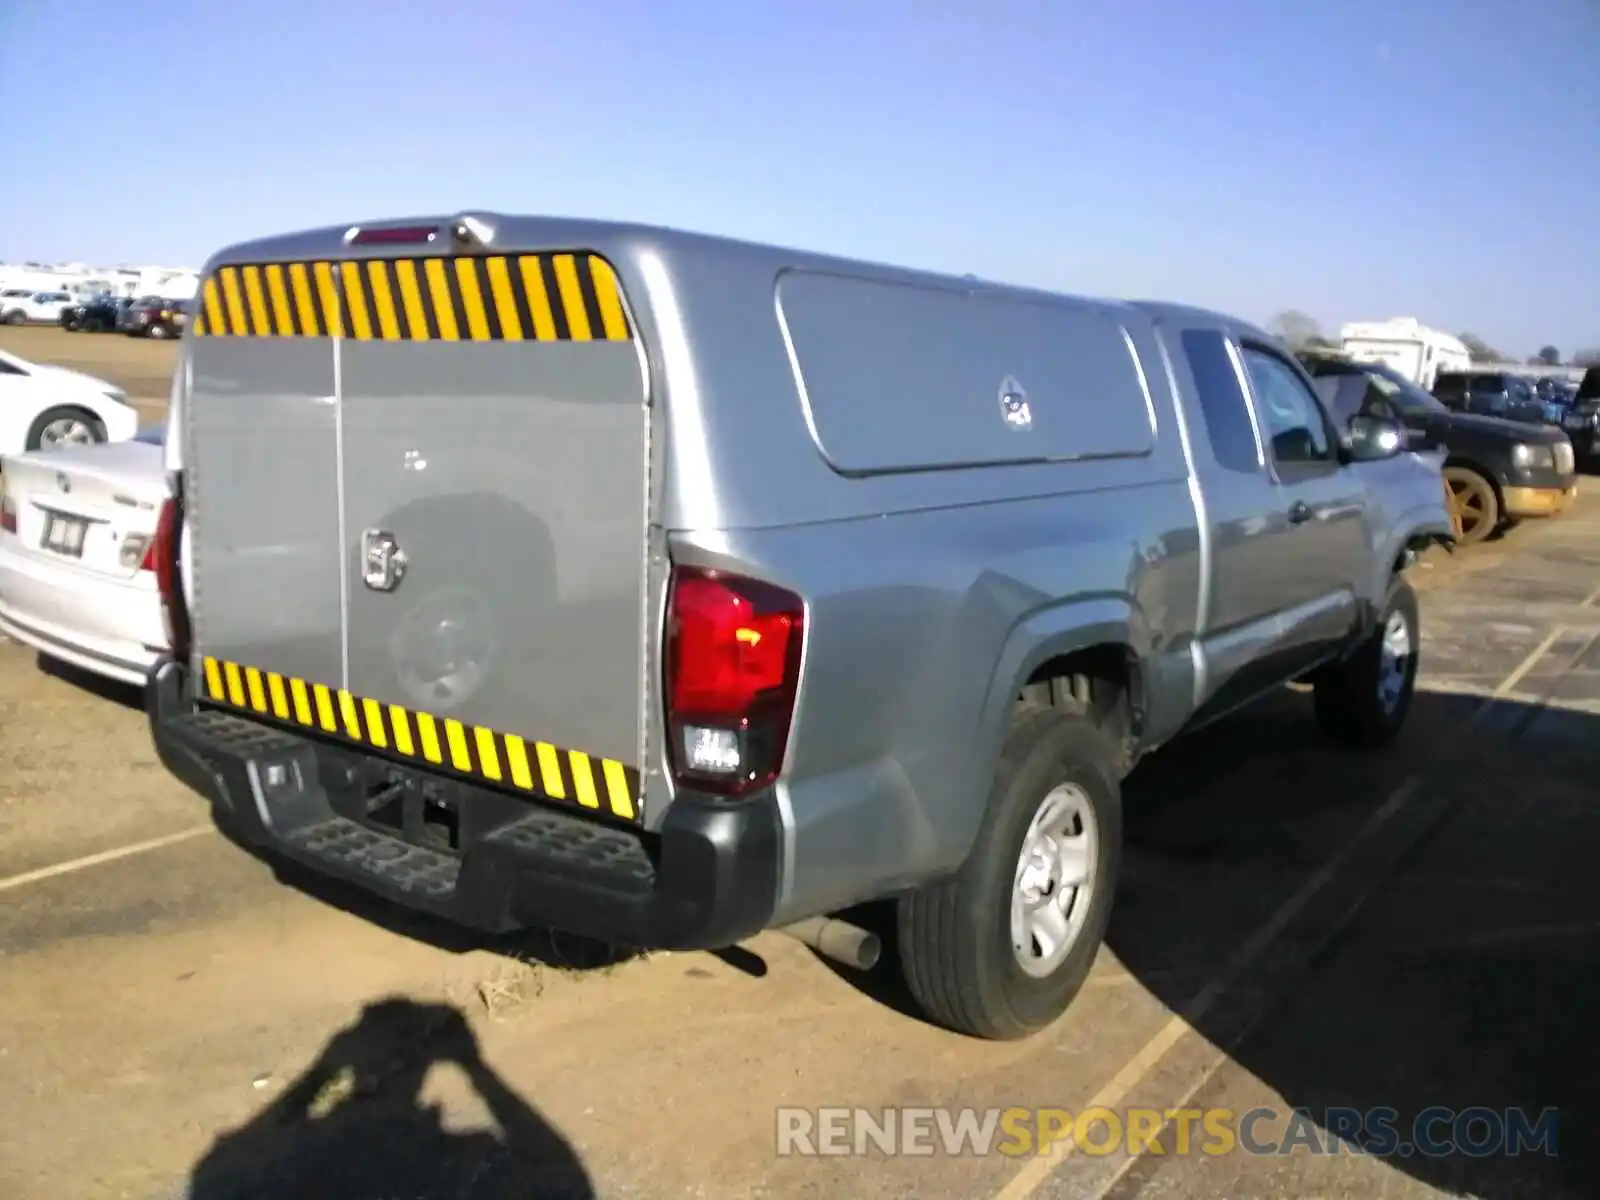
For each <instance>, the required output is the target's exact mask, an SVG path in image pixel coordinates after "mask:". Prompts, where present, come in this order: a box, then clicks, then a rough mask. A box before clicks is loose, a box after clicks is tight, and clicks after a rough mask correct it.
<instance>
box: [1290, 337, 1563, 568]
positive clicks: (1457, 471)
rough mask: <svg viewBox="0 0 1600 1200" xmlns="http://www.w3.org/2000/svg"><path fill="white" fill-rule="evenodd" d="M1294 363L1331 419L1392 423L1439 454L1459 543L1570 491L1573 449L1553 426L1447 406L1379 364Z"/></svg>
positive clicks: (1553, 509) (1550, 508)
mask: <svg viewBox="0 0 1600 1200" xmlns="http://www.w3.org/2000/svg"><path fill="white" fill-rule="evenodd" d="M1300 361H1301V364H1302V365H1303V366H1304V367H1305V368H1306V371H1307V373H1308V374H1309V375H1310V376H1311V377H1312V379H1313V380H1314V381H1316V383H1317V387H1318V390H1319V391H1320V392H1321V393H1322V398H1323V401H1324V402H1325V403H1326V404H1327V405H1328V407H1329V409H1330V411H1332V413H1333V416H1334V420H1335V422H1336V423H1338V424H1341V425H1342V424H1343V423H1345V422H1346V421H1348V419H1349V418H1350V417H1352V416H1356V415H1363V416H1374V417H1380V418H1383V419H1385V420H1392V421H1399V422H1400V423H1401V424H1403V425H1404V426H1405V427H1406V428H1407V430H1409V431H1410V436H1411V442H1410V446H1411V449H1412V450H1414V451H1416V452H1418V453H1430V452H1433V453H1440V454H1442V456H1443V459H1444V478H1445V483H1446V485H1447V486H1448V487H1449V489H1450V494H1451V498H1452V501H1453V503H1454V505H1455V508H1456V514H1457V516H1458V518H1459V520H1460V522H1461V539H1460V540H1461V542H1462V543H1463V544H1464V545H1470V544H1472V543H1474V542H1481V541H1483V540H1484V539H1485V538H1488V537H1490V536H1491V535H1493V534H1494V533H1496V532H1498V531H1500V530H1504V529H1506V528H1509V527H1510V526H1512V525H1515V524H1516V523H1517V522H1518V521H1520V520H1522V519H1523V518H1526V517H1546V516H1553V515H1555V514H1557V513H1560V512H1562V511H1563V510H1564V509H1566V508H1567V507H1568V505H1570V504H1571V503H1572V499H1573V497H1574V496H1575V495H1576V494H1577V468H1576V464H1575V461H1574V460H1575V454H1574V447H1573V444H1572V442H1571V441H1570V440H1569V439H1568V437H1567V435H1566V434H1565V433H1563V432H1562V431H1561V430H1559V429H1552V428H1551V427H1550V426H1548V425H1545V424H1543V423H1538V422H1531V421H1512V420H1507V419H1506V418H1504V417H1491V416H1485V415H1483V414H1481V413H1472V412H1463V411H1461V410H1459V409H1450V408H1447V407H1446V406H1445V405H1444V404H1442V403H1441V402H1440V401H1439V399H1438V398H1437V397H1436V396H1431V395H1429V394H1428V393H1427V392H1425V391H1423V390H1422V389H1421V388H1419V387H1417V386H1416V385H1415V384H1414V383H1412V382H1411V381H1410V380H1408V379H1406V378H1405V377H1404V376H1403V375H1401V374H1400V373H1399V372H1398V371H1395V370H1394V369H1392V368H1390V367H1386V366H1383V365H1381V364H1377V363H1356V362H1351V361H1349V360H1348V359H1343V358H1335V357H1331V356H1318V355H1314V354H1304V355H1301V356H1300Z"/></svg>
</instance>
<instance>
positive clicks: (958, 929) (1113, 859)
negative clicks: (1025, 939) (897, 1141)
mask: <svg viewBox="0 0 1600 1200" xmlns="http://www.w3.org/2000/svg"><path fill="white" fill-rule="evenodd" d="M1118 761H1119V758H1118V754H1117V744H1116V741H1115V740H1114V739H1113V738H1112V737H1111V736H1110V735H1109V734H1108V733H1106V732H1105V731H1104V730H1102V729H1100V728H1099V727H1097V726H1096V725H1095V724H1094V723H1093V722H1092V721H1091V720H1090V719H1089V718H1088V717H1087V716H1081V715H1076V714H1068V713H1063V712H1061V711H1059V710H1056V709H1044V710H1038V709H1035V710H1023V711H1021V712H1019V713H1018V715H1017V717H1016V718H1015V719H1014V720H1013V723H1012V727H1011V729H1010V731H1009V732H1008V733H1007V735H1006V740H1005V744H1004V745H1003V746H1002V747H1001V751H1000V759H999V764H998V767H997V769H996V771H995V777H994V783H993V787H992V789H991V791H990V793H989V800H988V808H987V810H986V811H985V813H984V817H983V822H982V824H981V825H980V826H979V829H978V836H977V840H976V841H975V843H974V844H973V847H972V852H971V854H970V855H969V856H968V858H967V861H966V862H965V863H963V864H962V866H961V869H960V870H959V871H958V872H956V874H955V875H954V876H952V877H951V878H949V879H947V880H944V881H941V882H939V883H937V884H932V885H929V886H927V887H924V888H921V889H919V890H918V891H916V892H913V893H911V894H910V895H908V896H905V897H904V898H902V899H901V901H900V905H899V946H900V960H901V969H902V971H903V972H904V974H905V979H906V984H907V986H908V987H909V988H910V989H911V994H912V995H913V997H915V999H916V1001H917V1003H918V1004H919V1005H920V1006H921V1007H922V1010H923V1011H924V1012H925V1013H926V1014H927V1015H928V1016H929V1017H930V1018H931V1019H933V1020H934V1021H937V1022H939V1023H940V1024H942V1025H945V1026H947V1027H948V1028H950V1029H954V1030H957V1031H958V1032H961V1033H966V1034H971V1035H973V1036H975V1037H981V1038H988V1039H992V1040H1014V1039H1017V1038H1023V1037H1027V1036H1029V1035H1030V1034H1034V1033H1037V1032H1038V1031H1039V1030H1041V1029H1044V1028H1046V1027H1047V1026H1049V1025H1050V1024H1051V1023H1053V1022H1054V1021H1055V1020H1056V1019H1057V1018H1058V1017H1060V1016H1061V1014H1062V1013H1064V1012H1065V1011H1066V1010H1067V1008H1068V1007H1069V1006H1070V1005H1071V1003H1072V1001H1073V999H1074V998H1075V997H1076V996H1077V994H1078V992H1079V991H1080V990H1081V989H1082V987H1083V983H1084V980H1085V979H1087V978H1088V975H1089V969H1090V968H1091V967H1092V966H1093V965H1094V959H1095V954H1096V953H1097V952H1098V950H1099V948H1100V943H1101V942H1102V941H1103V940H1104V938H1105V931H1106V924H1107V922H1108V921H1109V920H1110V919H1111V905H1112V899H1113V897H1114V896H1115V893H1116V886H1117V874H1118V870H1119V868H1120V865H1121V860H1122V802H1121V795H1120V787H1119V779H1120V774H1119V772H1118V769H1117V764H1118ZM1064 783H1072V784H1076V785H1077V787H1078V789H1079V790H1080V792H1081V793H1082V794H1083V796H1084V797H1086V799H1087V801H1088V808H1089V811H1090V813H1091V815H1092V817H1093V819H1094V823H1095V826H1096V833H1097V837H1096V838H1095V852H1094V853H1093V855H1092V856H1091V859H1092V874H1091V876H1090V882H1089V884H1088V885H1087V895H1086V896H1080V897H1079V898H1078V899H1077V900H1076V901H1075V902H1074V903H1085V904H1087V906H1088V907H1087V909H1086V910H1085V912H1084V915H1083V919H1082V924H1081V926H1080V929H1079V932H1078V934H1077V936H1076V940H1075V941H1074V942H1073V943H1072V944H1071V945H1070V947H1069V949H1068V951H1067V954H1066V956H1065V957H1064V958H1063V959H1062V961H1061V962H1060V963H1059V964H1057V965H1056V967H1055V968H1054V969H1053V970H1052V971H1051V973H1050V974H1048V975H1045V976H1043V977H1041V978H1035V977H1033V976H1031V975H1029V974H1027V973H1026V972H1024V971H1023V969H1022V966H1021V965H1020V963H1019V962H1018V960H1017V957H1016V955H1015V954H1014V953H1013V950H1012V939H1011V895H1012V888H1013V884H1014V881H1015V879H1016V874H1017V866H1018V862H1019V859H1020V856H1021V852H1022V846H1023V840H1024V836H1025V835H1026V834H1027V832H1028V829H1029V825H1030V823H1031V822H1032V820H1033V817H1034V815H1035V813H1037V812H1038V811H1039V810H1040V807H1041V805H1042V803H1043V801H1044V800H1045V798H1046V796H1047V795H1048V794H1049V793H1050V792H1051V791H1052V789H1054V788H1056V787H1058V786H1059V785H1061V784H1064Z"/></svg>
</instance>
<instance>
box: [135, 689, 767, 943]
mask: <svg viewBox="0 0 1600 1200" xmlns="http://www.w3.org/2000/svg"><path fill="white" fill-rule="evenodd" d="M187 674H188V672H187V671H186V670H185V669H184V667H183V666H182V665H181V664H179V663H177V662H174V661H173V660H172V659H171V658H164V659H163V660H162V661H161V662H160V663H159V664H158V665H157V666H156V667H155V669H154V670H152V671H151V673H150V682H149V685H148V688H147V692H146V700H145V704H146V710H147V712H148V714H149V717H150V729H151V733H152V735H153V737H154V739H155V744H156V751H157V753H158V754H159V755H160V758H161V761H162V763H163V764H164V765H165V766H166V768H167V769H168V770H169V771H171V772H172V773H173V774H174V775H176V776H177V777H178V778H179V779H181V780H182V781H183V782H184V783H185V784H187V785H188V786H189V787H191V788H193V789H194V790H195V791H197V792H199V793H200V794H201V795H202V796H204V797H206V799H207V800H209V801H210V803H211V808H212V814H213V817H214V819H215V820H216V822H217V824H218V825H219V827H221V828H222V829H224V830H225V831H226V832H227V833H228V834H229V835H230V836H232V838H233V839H234V840H235V841H237V842H239V843H241V844H243V845H244V846H246V847H247V848H249V849H251V850H252V851H256V852H259V853H261V854H262V855H263V857H266V858H269V859H270V858H271V857H273V856H280V857H282V858H285V859H288V860H291V861H294V862H297V863H300V864H302V865H304V866H307V867H310V868H312V869H314V870H316V871H319V872H321V873H323V874H325V875H329V876H332V877H335V878H339V879H343V880H346V881H348V882H351V883H354V884H357V885H358V886H360V887H363V888H365V889H367V890H368V891H371V892H373V893H376V894H378V895H381V896H384V897H386V898H388V899H390V900H393V901H395V902H397V903H400V904H403V905H406V906H408V907H410V908H414V909H419V910H422V911H426V912H431V913H433V914H435V915H436V916H439V917H443V918H445V919H447V920H450V921H453V922H456V923H458V924H461V925H465V926H469V927H472V928H475V929H479V930H483V931H485V932H488V933H505V932H510V931H513V930H516V929H520V928H527V927H548V928H552V929H559V930H563V931H567V932H571V933H575V934H580V935H583V936H587V937H592V938H597V939H601V940H604V941H608V942H613V943H620V944H623V945H626V946H631V947H636V948H641V949H645V948H661V949H707V948H717V947H723V946H731V945H733V944H735V943H737V942H739V941H742V940H744V939H745V938H748V937H750V936H752V935H754V934H756V933H758V932H760V931H761V930H762V929H764V928H766V926H767V924H768V922H769V921H770V919H771V917H772V914H773V911H774V908H775V906H776V900H777V887H778V872H779V866H780V863H781V861H782V857H781V844H782V834H781V827H780V824H779V818H778V808H777V803H776V800H775V798H774V797H772V796H771V795H770V794H767V795H763V796H761V797H757V798H754V799H752V800H750V801H747V802H743V803H740V804H737V805H730V804H725V803H721V804H719V803H717V802H716V801H714V800H712V799H710V798H697V797H695V796H692V795H683V794H680V795H679V796H678V797H677V798H676V799H675V801H674V802H673V805H672V807H671V808H670V809H669V810H668V811H667V814H666V817H665V819H664V822H663V824H662V827H661V828H660V829H659V830H658V831H656V832H651V833H647V832H644V831H642V830H635V829H631V828H624V827H619V826H617V825H612V824H603V823H601V822H598V821H594V820H589V819H586V818H582V817H578V816H571V815H568V814H566V813H564V812H561V811H559V810H557V809H554V808H551V807H546V806H543V805H538V804H536V803H534V802H532V801H528V800H525V799H522V798H520V797H514V796H508V795H503V794H501V793H498V792H494V791H491V790H489V789H485V788H479V787H475V786H473V785H471V784H468V783H465V782H462V781H458V780H443V779H438V780H436V779H433V778H432V777H431V776H428V775H425V774H423V773H421V772H417V771H415V770H411V769H407V768H401V767H397V766H396V765H394V764H390V763H387V762H384V761H381V760H375V759H369V758H367V757H366V756H363V755H358V754H356V753H353V752H351V751H348V750H345V749H343V748H342V747H336V746H332V745H329V744H325V743H321V742H318V741H315V740H313V739H311V738H307V737H304V736H301V735H299V734H297V733H292V732H288V731H285V730H280V729H278V728H275V727H273V726H269V725H266V724H263V723H260V722H257V721H252V720H247V719H245V718H243V717H240V716H235V715H233V714H232V713H227V712H220V711H214V710H210V709H197V708H196V706H195V704H194V702H193V699H192V693H191V691H190V688H189V686H188V679H187ZM374 770H376V771H379V772H380V773H386V775H387V776H388V777H395V776H397V775H398V776H400V777H402V778H403V779H404V780H405V783H404V786H406V787H415V786H417V785H418V781H421V784H422V785H423V786H425V787H426V788H427V790H428V794H429V796H431V797H435V798H437V799H439V800H441V802H443V803H445V804H447V805H448V806H449V807H450V809H451V811H453V812H455V813H457V814H458V817H459V830H460V833H459V841H458V844H457V846H456V847H454V848H450V849H447V848H442V847H440V846H439V845H437V844H430V843H428V842H427V841H426V840H424V839H419V838H417V837H415V836H412V835H411V834H410V833H408V832H406V829H405V827H403V826H400V825H397V826H396V827H390V826H386V825H381V824H379V823H377V822H376V821H374V820H373V819H370V817H369V814H368V813H367V799H368V797H367V793H368V792H369V791H370V788H369V787H368V786H367V785H366V784H364V783H362V782H361V781H362V779H363V778H370V777H371V775H372V773H373V771H374ZM405 824H406V825H408V826H410V827H411V828H412V829H413V830H414V827H415V823H414V822H408V823H405Z"/></svg>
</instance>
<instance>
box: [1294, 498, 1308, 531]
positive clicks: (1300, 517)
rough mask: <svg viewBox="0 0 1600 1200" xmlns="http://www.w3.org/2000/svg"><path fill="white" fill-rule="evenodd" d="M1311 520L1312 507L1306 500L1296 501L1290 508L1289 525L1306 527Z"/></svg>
mask: <svg viewBox="0 0 1600 1200" xmlns="http://www.w3.org/2000/svg"><path fill="white" fill-rule="evenodd" d="M1309 520H1311V505H1309V504H1307V503H1306V502H1305V501H1304V500H1296V501H1295V502H1294V503H1293V504H1291V505H1290V506H1289V524H1291V525H1304V524H1305V523H1306V522H1307V521H1309Z"/></svg>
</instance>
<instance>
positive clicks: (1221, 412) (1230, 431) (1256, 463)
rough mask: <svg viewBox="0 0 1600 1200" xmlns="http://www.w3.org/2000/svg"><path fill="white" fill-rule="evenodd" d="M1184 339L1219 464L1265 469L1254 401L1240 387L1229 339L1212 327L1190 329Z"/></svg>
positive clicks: (1233, 468) (1236, 468) (1247, 471)
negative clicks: (1252, 412) (1253, 421)
mask: <svg viewBox="0 0 1600 1200" xmlns="http://www.w3.org/2000/svg"><path fill="white" fill-rule="evenodd" d="M1181 340H1182V342H1183V356H1184V357H1185V358H1186V359H1188V361H1189V371H1190V373H1191V374H1192V375H1193V376H1194V387H1195V393H1196V395H1197V396H1198V397H1199V400H1200V412H1201V414H1202V415H1203V416H1204V417H1205V423H1206V435H1207V436H1208V437H1209V438H1210V440H1211V453H1212V455H1213V457H1215V458H1216V460H1217V465H1218V466H1222V467H1226V468H1227V469H1228V470H1230V471H1242V472H1244V473H1245V474H1254V473H1255V472H1257V471H1259V470H1261V454H1260V451H1259V449H1258V448H1257V446H1256V432H1255V427H1254V426H1253V425H1252V424H1251V422H1250V401H1249V400H1248V399H1247V398H1246V396H1245V394H1244V392H1243V390H1242V389H1241V388H1240V387H1239V374H1238V372H1237V371H1235V370H1234V369H1233V359H1232V357H1230V356H1229V354H1228V343H1227V341H1226V340H1225V339H1224V338H1223V336H1222V334H1220V333H1217V332H1215V331H1213V330H1209V329H1186V330H1184V331H1183V337H1182V339H1181Z"/></svg>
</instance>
